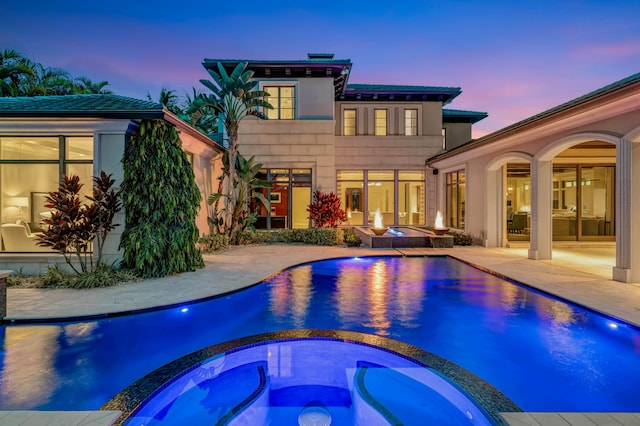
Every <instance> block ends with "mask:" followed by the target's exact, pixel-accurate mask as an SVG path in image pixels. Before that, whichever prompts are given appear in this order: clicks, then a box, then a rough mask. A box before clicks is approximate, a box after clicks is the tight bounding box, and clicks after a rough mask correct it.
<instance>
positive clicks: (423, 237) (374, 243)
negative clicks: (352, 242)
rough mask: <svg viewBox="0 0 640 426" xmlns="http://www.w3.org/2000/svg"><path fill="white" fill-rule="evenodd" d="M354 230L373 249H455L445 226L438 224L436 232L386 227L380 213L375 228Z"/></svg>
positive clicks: (409, 227) (375, 221)
mask: <svg viewBox="0 0 640 426" xmlns="http://www.w3.org/2000/svg"><path fill="white" fill-rule="evenodd" d="M438 214H440V212H438ZM440 221H442V217H441V216H440ZM353 229H354V231H355V232H356V234H357V235H358V237H360V239H361V240H362V242H363V244H364V245H365V246H367V247H371V248H410V247H433V248H451V247H453V237H452V236H451V235H446V232H447V231H448V230H449V229H448V228H444V226H438V224H436V227H435V228H434V231H430V230H426V229H421V228H417V227H414V226H384V225H383V224H382V216H381V215H380V213H379V212H376V215H375V216H374V224H373V226H354V227H353Z"/></svg>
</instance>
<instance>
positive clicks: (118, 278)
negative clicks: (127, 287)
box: [68, 264, 137, 288]
mask: <svg viewBox="0 0 640 426" xmlns="http://www.w3.org/2000/svg"><path fill="white" fill-rule="evenodd" d="M135 280H137V277H136V276H135V274H134V273H133V271H131V270H127V269H115V268H113V267H111V266H108V265H104V264H103V265H101V266H100V267H99V268H98V269H96V270H95V271H93V272H90V273H89V272H87V273H84V274H80V275H74V276H72V279H71V280H70V282H69V284H68V287H71V288H98V287H110V286H112V285H116V284H120V283H124V282H130V281H135Z"/></svg>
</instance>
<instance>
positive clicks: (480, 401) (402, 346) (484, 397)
mask: <svg viewBox="0 0 640 426" xmlns="http://www.w3.org/2000/svg"><path fill="white" fill-rule="evenodd" d="M305 339H313V340H332V341H341V342H345V343H353V344H360V345H364V346H369V347H373V348H376V349H379V350H382V351H385V352H389V353H391V354H393V355H395V356H400V357H402V358H405V359H407V360H409V361H412V362H414V363H416V364H418V365H422V366H424V367H427V368H430V369H432V370H435V371H436V372H438V373H440V374H442V375H443V376H445V377H446V378H448V379H449V380H450V381H451V382H453V383H454V384H455V385H457V386H458V387H459V388H461V389H462V390H463V391H464V392H466V393H467V394H468V395H470V396H471V398H472V399H474V400H475V402H476V403H477V405H478V407H479V408H481V409H483V410H484V411H485V412H486V414H487V415H488V416H489V417H490V418H491V419H492V420H493V421H494V422H495V423H496V424H498V425H504V424H506V423H505V421H504V419H503V418H502V417H501V416H500V413H501V412H503V413H504V412H522V409H521V408H520V407H518V405H516V404H515V403H514V402H513V401H511V400H510V399H509V398H507V397H506V396H505V395H504V394H503V393H502V392H500V391H499V390H498V389H497V388H495V387H494V386H492V385H491V384H489V383H487V382H486V381H484V380H482V379H481V378H480V377H478V376H476V375H475V374H473V373H471V372H469V371H467V370H465V369H463V368H462V367H460V366H458V365H457V364H455V363H453V362H451V361H449V360H447V359H445V358H442V357H440V356H438V355H435V354H433V353H431V352H427V351H425V350H422V349H420V348H418V347H416V346H413V345H409V344H407V343H404V342H401V341H398V340H394V339H389V338H387V337H381V336H376V335H373V334H368V333H361V332H354V331H344V330H321V329H296V330H282V331H275V332H271V333H264V334H258V335H254V336H248V337H242V338H239V339H234V340H230V341H227V342H224V343H219V344H216V345H212V346H209V347H207V348H203V349H200V350H198V351H195V352H192V353H190V354H188V355H185V356H183V357H181V358H178V359H176V360H175V361H172V362H170V363H168V364H165V365H164V366H162V367H160V368H158V369H156V370H155V371H153V372H151V373H149V374H147V375H146V376H144V377H142V378H140V379H138V380H137V381H135V382H134V383H133V384H131V385H129V386H127V387H126V388H125V389H124V390H123V391H122V392H120V393H119V394H117V395H116V396H115V397H113V398H112V399H111V400H109V401H108V402H107V403H105V404H104V405H103V406H102V407H101V408H100V409H101V410H119V411H121V412H122V415H121V416H120V418H118V419H117V420H116V421H115V422H114V425H115V426H119V425H122V424H123V423H124V422H125V421H126V420H127V419H128V418H129V417H130V416H131V415H132V414H133V413H134V412H135V411H136V410H137V409H138V408H139V407H141V406H142V404H143V403H144V402H145V401H147V400H148V399H150V398H153V397H154V396H155V395H156V394H158V393H159V392H161V391H162V390H163V389H165V388H166V386H168V385H169V384H170V382H171V381H172V379H174V378H178V377H181V376H183V375H185V374H187V373H189V372H190V371H192V370H194V369H196V368H198V367H200V366H201V365H202V364H203V363H204V362H205V361H207V360H208V359H209V358H212V357H215V356H220V355H227V354H231V353H234V352H237V351H241V350H244V349H248V348H251V347H255V346H262V345H265V344H269V343H277V342H286V341H291V340H305ZM243 408H245V407H240V406H239V407H237V409H238V410H241V409H243Z"/></svg>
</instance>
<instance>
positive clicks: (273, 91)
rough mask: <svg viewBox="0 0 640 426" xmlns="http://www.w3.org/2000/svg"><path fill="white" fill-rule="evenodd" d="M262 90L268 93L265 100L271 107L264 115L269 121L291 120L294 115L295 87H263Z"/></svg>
mask: <svg viewBox="0 0 640 426" xmlns="http://www.w3.org/2000/svg"><path fill="white" fill-rule="evenodd" d="M263 90H264V91H265V92H267V93H269V96H267V97H266V98H265V100H266V101H267V102H269V103H270V104H271V106H273V109H267V110H266V114H267V117H269V119H270V120H293V119H295V114H296V88H295V86H264V87H263Z"/></svg>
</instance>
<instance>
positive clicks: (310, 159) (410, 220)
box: [203, 53, 487, 228]
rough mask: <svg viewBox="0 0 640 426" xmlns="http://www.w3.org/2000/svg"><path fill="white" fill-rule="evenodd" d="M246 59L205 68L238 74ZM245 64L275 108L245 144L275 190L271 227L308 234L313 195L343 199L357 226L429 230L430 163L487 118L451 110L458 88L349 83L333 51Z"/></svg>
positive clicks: (346, 65)
mask: <svg viewBox="0 0 640 426" xmlns="http://www.w3.org/2000/svg"><path fill="white" fill-rule="evenodd" d="M239 62H245V61H244V60H242V61H241V60H230V59H205V60H204V62H203V65H204V67H205V68H208V69H212V70H217V64H218V63H221V64H222V65H223V66H224V67H225V69H226V70H227V72H231V71H232V70H233V69H234V68H235V66H236V65H237V64H238V63H239ZM246 62H248V69H249V70H251V71H253V72H254V78H255V79H257V80H259V87H260V89H262V90H264V91H266V92H268V93H269V94H270V96H269V98H268V99H267V100H268V101H269V103H270V104H271V105H273V107H274V108H273V110H267V111H265V113H266V114H267V115H268V117H269V119H268V120H259V119H257V118H249V119H245V120H244V121H243V122H242V124H241V126H240V133H239V138H238V147H239V148H238V149H239V151H240V152H241V153H242V154H243V155H245V156H252V155H255V157H256V159H257V161H258V162H259V163H262V164H263V165H264V176H263V178H266V179H268V180H269V181H271V182H272V183H273V185H274V186H273V188H272V189H271V190H269V191H268V193H265V196H267V197H268V198H269V199H270V200H271V207H270V209H269V211H267V210H266V209H264V208H262V209H261V212H260V219H259V222H258V226H260V227H264V228H307V227H309V226H310V224H309V218H308V213H307V211H306V209H307V207H308V205H309V203H310V201H311V193H312V191H313V190H316V189H318V190H321V191H323V192H335V193H337V194H338V195H339V197H340V199H341V200H342V206H343V208H345V210H346V211H347V216H348V224H351V225H366V224H369V223H372V222H373V215H374V213H375V212H376V211H377V210H379V211H380V212H381V213H382V216H383V221H384V224H385V225H425V224H427V223H430V221H428V217H430V216H433V215H434V214H435V212H431V214H430V213H429V212H428V211H427V208H428V207H431V208H435V206H433V205H432V204H429V203H428V202H427V200H428V198H429V196H428V193H427V191H428V190H427V187H428V186H427V185H428V182H429V179H431V177H429V176H427V174H426V168H425V164H424V161H425V159H427V158H429V157H432V156H434V155H436V154H438V153H440V152H442V151H443V149H446V148H448V147H455V146H458V145H460V144H462V143H465V142H468V141H469V140H471V125H472V124H473V123H475V122H477V121H479V120H481V119H483V118H485V117H486V116H487V114H486V113H481V112H473V111H458V110H450V109H444V108H443V107H444V106H445V105H447V104H449V103H451V102H452V101H453V100H454V99H455V98H456V97H457V96H458V95H460V93H461V90H460V88H458V87H431V86H399V85H372V84H348V79H349V75H350V73H351V68H352V63H351V61H350V60H348V59H334V55H333V54H323V53H317V54H309V55H308V57H307V59H305V60H259V61H254V60H248V61H246ZM265 192H266V191H265Z"/></svg>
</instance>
